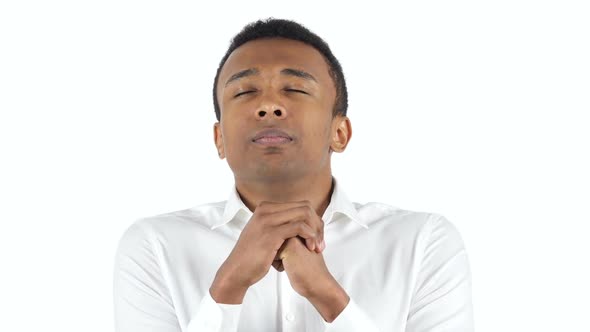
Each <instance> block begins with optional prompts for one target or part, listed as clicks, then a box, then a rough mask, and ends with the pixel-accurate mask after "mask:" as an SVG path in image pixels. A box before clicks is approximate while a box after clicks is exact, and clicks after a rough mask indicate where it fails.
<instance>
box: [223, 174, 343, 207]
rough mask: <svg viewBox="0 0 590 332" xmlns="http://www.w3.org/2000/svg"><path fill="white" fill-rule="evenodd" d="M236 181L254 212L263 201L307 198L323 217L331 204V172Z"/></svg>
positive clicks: (245, 202)
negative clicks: (285, 177)
mask: <svg viewBox="0 0 590 332" xmlns="http://www.w3.org/2000/svg"><path fill="white" fill-rule="evenodd" d="M235 181H236V189H237V191H238V194H239V195H240V198H241V199H242V201H243V202H244V204H245V205H246V206H247V207H248V209H250V211H252V212H254V210H255V209H256V207H257V206H258V205H259V204H260V202H263V201H270V202H280V203H286V202H297V201H304V200H307V201H310V202H311V204H312V207H313V208H314V210H315V211H316V213H317V214H318V216H320V217H321V216H322V215H323V214H324V211H326V209H327V208H328V205H329V204H330V198H331V197H332V190H333V183H332V175H331V173H327V174H313V175H309V176H306V177H303V178H298V179H283V180H281V181H269V182H260V181H247V180H243V179H239V178H236V179H235Z"/></svg>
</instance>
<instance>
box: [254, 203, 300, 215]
mask: <svg viewBox="0 0 590 332" xmlns="http://www.w3.org/2000/svg"><path fill="white" fill-rule="evenodd" d="M306 205H309V206H311V203H310V202H309V201H297V202H269V201H263V202H260V203H259V204H258V205H257V206H256V208H255V209H254V211H256V210H260V212H263V213H275V212H280V211H284V210H288V209H292V208H295V207H300V206H306Z"/></svg>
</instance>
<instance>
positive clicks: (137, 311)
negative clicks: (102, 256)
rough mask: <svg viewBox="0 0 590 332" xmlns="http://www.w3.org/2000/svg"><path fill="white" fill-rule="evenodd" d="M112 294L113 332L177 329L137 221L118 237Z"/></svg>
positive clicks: (173, 331) (175, 331)
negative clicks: (113, 310)
mask: <svg viewBox="0 0 590 332" xmlns="http://www.w3.org/2000/svg"><path fill="white" fill-rule="evenodd" d="M113 297H114V309H115V312H114V313H115V331H116V332H137V331H146V332H147V331H149V332H181V328H180V326H179V323H178V318H177V317H176V312H175V310H174V306H173V304H172V299H171V296H170V292H169V291H168V289H167V287H166V283H165V282H164V280H163V278H162V273H161V270H160V267H159V266H158V260H157V258H156V255H155V254H154V251H153V246H152V245H151V242H150V239H149V236H148V233H147V232H146V231H145V230H144V228H143V226H142V225H140V224H139V223H138V222H135V223H134V224H132V225H131V226H130V227H129V228H128V229H127V230H126V231H125V233H124V234H123V236H122V238H121V239H120V240H119V245H118V247H117V252H116V255H115V267H114V282H113Z"/></svg>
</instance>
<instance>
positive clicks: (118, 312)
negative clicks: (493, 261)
mask: <svg viewBox="0 0 590 332" xmlns="http://www.w3.org/2000/svg"><path fill="white" fill-rule="evenodd" d="M334 183H335V184H334V190H333V193H332V197H331V200H330V204H329V206H328V208H327V209H326V211H325V212H324V214H323V216H322V219H323V220H324V223H325V228H324V239H325V241H326V249H325V250H324V252H323V255H324V260H325V262H326V265H327V267H328V269H329V271H330V272H331V273H332V275H333V276H334V278H335V279H336V280H337V281H338V283H339V284H340V285H341V286H342V287H343V288H344V290H345V291H346V292H347V294H348V295H349V297H350V302H349V303H348V305H347V306H346V307H345V308H344V310H343V311H342V312H341V313H340V314H339V315H338V316H337V317H336V319H335V320H334V321H333V322H332V323H327V322H326V321H324V319H323V318H322V316H321V315H320V314H319V312H318V311H317V310H316V309H315V308H314V307H313V305H312V304H311V303H310V302H309V301H308V300H307V299H306V298H304V297H302V296H300V295H299V294H297V293H296V292H295V291H294V290H293V288H292V287H291V284H290V283H289V279H288V277H287V274H286V272H278V271H276V270H275V269H274V268H272V267H271V268H270V270H269V272H268V273H267V274H266V276H265V277H264V278H262V279H261V280H260V281H259V282H258V283H256V284H254V285H253V286H251V287H250V288H249V289H248V291H247V293H246V295H245V297H244V301H243V302H242V304H233V305H232V304H218V303H216V302H215V301H214V300H213V299H212V298H211V295H210V293H209V287H210V286H211V284H212V282H213V279H214V277H215V273H216V272H217V269H218V268H219V267H220V266H221V264H222V263H223V262H224V260H225V259H226V258H227V256H228V255H229V253H230V252H231V250H232V248H233V247H234V245H235V244H236V241H237V240H238V237H239V235H240V232H241V230H242V229H243V228H244V226H245V225H246V224H247V222H248V220H249V219H250V217H251V216H252V212H251V211H250V210H249V209H248V208H247V207H246V206H245V205H244V203H243V202H242V201H241V199H240V197H239V195H238V193H237V191H236V189H235V186H234V187H233V188H232V190H231V195H230V196H229V199H228V200H227V201H223V202H217V203H210V204H204V205H199V206H195V207H193V208H189V209H186V210H181V211H176V212H171V213H166V214H161V215H156V216H152V217H147V218H141V219H138V220H136V221H135V222H134V223H133V224H132V225H131V226H130V227H129V228H128V229H127V230H126V231H125V233H124V234H123V236H122V237H121V239H120V242H119V245H118V247H117V254H116V258H115V267H114V305H115V313H114V314H115V329H116V331H117V332H148V331H151V332H180V331H183V332H197V331H203V332H204V331H216V332H217V331H224V332H225V331H228V332H229V331H256V332H262V331H273V332H274V331H293V332H295V331H297V332H301V331H333V332H336V331H338V332H344V331H347V332H348V331H351V332H352V331H362V332H372V331H396V332H397V331H399V332H402V331H406V332H427V331H429V332H443V331H453V332H458V331H473V311H472V304H471V272H470V267H469V261H468V257H467V254H466V251H465V247H464V245H463V240H462V238H461V236H460V234H459V232H458V231H457V229H456V228H455V227H454V226H453V224H452V223H451V222H449V221H448V220H447V219H446V218H445V217H443V216H442V215H440V214H435V213H426V212H414V211H408V210H403V209H400V208H397V207H394V206H390V205H386V204H382V203H374V202H371V203H366V204H359V203H353V202H351V201H350V200H349V199H348V198H347V196H346V195H345V193H344V191H343V189H342V186H341V185H340V184H339V182H337V181H336V179H334Z"/></svg>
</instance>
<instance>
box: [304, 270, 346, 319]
mask: <svg viewBox="0 0 590 332" xmlns="http://www.w3.org/2000/svg"><path fill="white" fill-rule="evenodd" d="M307 299H308V300H309V302H311V304H312V305H313V306H314V307H315V308H316V310H317V311H318V312H319V313H320V315H321V316H322V318H324V320H325V321H326V322H329V323H331V322H332V321H334V320H335V319H336V317H338V315H340V313H341V312H342V311H343V310H344V308H346V306H347V305H348V302H349V301H350V297H349V296H348V294H347V293H346V291H345V290H344V288H342V286H340V284H339V283H338V282H337V281H336V280H335V279H332V280H331V281H330V282H328V283H327V284H326V285H325V286H324V287H321V288H318V290H317V291H316V292H314V293H313V294H311V295H310V296H309V297H307Z"/></svg>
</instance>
